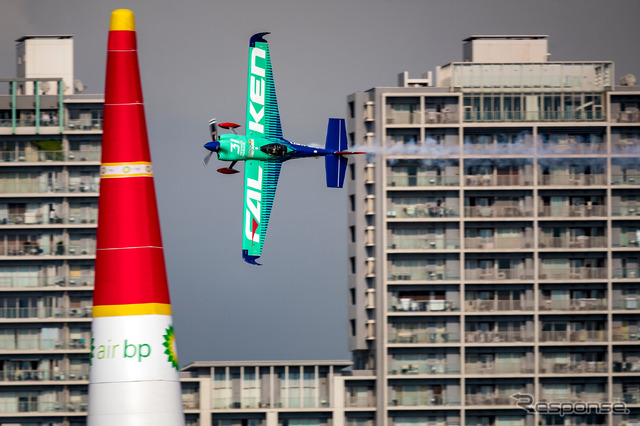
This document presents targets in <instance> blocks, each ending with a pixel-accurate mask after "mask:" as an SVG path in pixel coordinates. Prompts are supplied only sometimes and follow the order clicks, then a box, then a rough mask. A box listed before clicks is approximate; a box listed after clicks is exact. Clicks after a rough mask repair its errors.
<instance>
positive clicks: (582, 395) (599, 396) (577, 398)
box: [540, 386, 608, 402]
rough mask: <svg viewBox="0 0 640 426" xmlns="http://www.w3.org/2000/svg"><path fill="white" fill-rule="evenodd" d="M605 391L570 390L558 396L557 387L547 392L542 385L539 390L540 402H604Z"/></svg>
mask: <svg viewBox="0 0 640 426" xmlns="http://www.w3.org/2000/svg"><path fill="white" fill-rule="evenodd" d="M607 398H608V397H607V393H606V392H575V393H574V392H570V393H567V395H566V396H559V395H558V391H557V389H555V390H554V391H551V392H548V391H546V389H544V386H543V387H542V389H541V390H540V401H541V402H547V401H548V402H606V401H608V399H607Z"/></svg>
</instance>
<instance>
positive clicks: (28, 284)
mask: <svg viewBox="0 0 640 426" xmlns="http://www.w3.org/2000/svg"><path fill="white" fill-rule="evenodd" d="M1 275H4V274H0V288H36V287H93V275H91V276H78V277H68V276H57V277H16V276H1Z"/></svg>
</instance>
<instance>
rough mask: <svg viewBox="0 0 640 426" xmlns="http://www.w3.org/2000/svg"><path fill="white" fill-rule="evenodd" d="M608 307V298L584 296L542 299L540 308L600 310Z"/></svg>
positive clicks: (550, 309) (543, 309) (549, 309)
mask: <svg viewBox="0 0 640 426" xmlns="http://www.w3.org/2000/svg"><path fill="white" fill-rule="evenodd" d="M606 309H607V300H606V299H595V298H583V299H568V300H554V299H542V300H541V301H540V310H542V311H598V310H606Z"/></svg>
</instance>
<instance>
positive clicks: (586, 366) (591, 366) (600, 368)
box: [540, 354, 608, 374]
mask: <svg viewBox="0 0 640 426" xmlns="http://www.w3.org/2000/svg"><path fill="white" fill-rule="evenodd" d="M581 358H585V357H584V356H583V357H581ZM602 358H604V354H602ZM607 372H608V368H607V363H606V362H605V361H571V360H569V361H568V362H557V361H554V360H553V359H542V361H541V362H540V374H603V373H607Z"/></svg>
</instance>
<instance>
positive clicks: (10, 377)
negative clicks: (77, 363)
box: [0, 367, 89, 382]
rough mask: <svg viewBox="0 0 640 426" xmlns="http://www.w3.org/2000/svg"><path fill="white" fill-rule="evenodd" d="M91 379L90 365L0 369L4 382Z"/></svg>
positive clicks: (0, 378)
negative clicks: (57, 367) (76, 368)
mask: <svg viewBox="0 0 640 426" xmlns="http://www.w3.org/2000/svg"><path fill="white" fill-rule="evenodd" d="M51 380H53V381H83V380H89V367H87V368H84V369H81V370H58V371H54V370H15V371H0V381H2V382H28V381H37V382H41V381H51Z"/></svg>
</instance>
